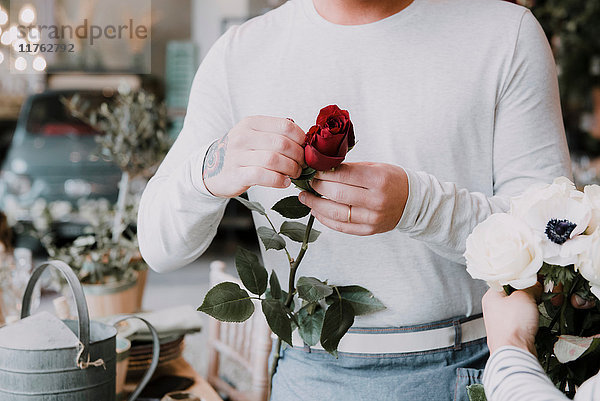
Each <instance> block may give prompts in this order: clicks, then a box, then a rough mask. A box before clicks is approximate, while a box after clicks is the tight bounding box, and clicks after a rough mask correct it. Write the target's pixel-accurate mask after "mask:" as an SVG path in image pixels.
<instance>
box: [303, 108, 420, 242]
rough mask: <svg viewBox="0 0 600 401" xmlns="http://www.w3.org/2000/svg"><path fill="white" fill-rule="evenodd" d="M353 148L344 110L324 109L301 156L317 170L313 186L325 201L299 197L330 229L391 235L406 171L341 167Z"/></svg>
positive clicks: (403, 195) (403, 196)
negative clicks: (389, 233)
mask: <svg viewBox="0 0 600 401" xmlns="http://www.w3.org/2000/svg"><path fill="white" fill-rule="evenodd" d="M354 144H355V139H354V127H353V125H352V122H351V121H350V116H349V114H348V112H347V111H346V110H340V109H339V108H338V107H337V106H335V105H331V106H327V107H325V108H323V109H322V110H321V112H320V113H319V116H318V117H317V124H316V125H315V126H313V127H312V128H311V129H310V130H309V131H308V133H307V135H306V142H305V153H304V157H305V159H306V164H308V166H309V167H312V168H314V169H315V170H318V173H317V174H316V175H315V177H314V178H313V180H312V181H311V186H312V188H313V189H314V190H315V191H317V192H318V193H319V194H321V195H322V196H323V197H322V198H320V197H318V196H315V195H313V194H311V193H310V192H307V191H305V192H302V193H301V194H300V195H299V199H300V201H301V202H302V203H304V204H305V205H306V206H308V207H310V208H311V209H312V211H311V213H312V214H313V215H314V216H315V218H316V219H317V220H319V221H320V222H321V223H322V224H323V225H325V226H327V227H329V228H331V229H333V230H336V231H341V232H344V233H347V234H354V235H372V234H377V233H383V232H387V231H390V230H392V229H393V228H394V227H395V226H396V225H397V224H398V222H399V221H400V218H401V217H402V213H403V212H404V206H405V205H406V199H407V197H408V178H407V176H406V172H405V171H404V170H403V169H402V168H400V167H397V166H394V165H391V164H383V163H368V162H367V163H345V164H340V163H342V161H343V160H344V158H345V156H346V153H347V152H348V151H349V150H350V149H352V147H353V146H354ZM332 168H335V170H334V171H331V169H332Z"/></svg>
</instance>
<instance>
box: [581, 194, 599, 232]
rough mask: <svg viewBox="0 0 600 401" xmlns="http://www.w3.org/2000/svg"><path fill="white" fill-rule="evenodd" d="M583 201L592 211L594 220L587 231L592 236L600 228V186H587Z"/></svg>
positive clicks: (592, 219)
mask: <svg viewBox="0 0 600 401" xmlns="http://www.w3.org/2000/svg"><path fill="white" fill-rule="evenodd" d="M583 193H584V195H583V199H584V201H585V202H586V203H587V204H588V205H589V207H590V208H591V209H592V218H591V220H590V223H589V225H588V228H587V230H586V233H587V234H591V233H593V232H594V231H596V229H597V228H598V227H600V186H599V185H586V187H585V188H583Z"/></svg>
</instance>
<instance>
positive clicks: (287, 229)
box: [279, 221, 321, 242]
mask: <svg viewBox="0 0 600 401" xmlns="http://www.w3.org/2000/svg"><path fill="white" fill-rule="evenodd" d="M304 233H306V224H302V223H298V222H297V221H284V222H283V224H282V225H281V228H280V229H279V234H282V235H285V236H286V237H288V238H289V239H291V240H292V241H296V242H303V241H304ZM320 234H321V232H320V231H318V230H315V229H314V228H313V229H311V230H310V234H309V236H308V242H314V241H316V240H317V238H319V235H320Z"/></svg>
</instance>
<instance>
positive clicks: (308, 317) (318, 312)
mask: <svg viewBox="0 0 600 401" xmlns="http://www.w3.org/2000/svg"><path fill="white" fill-rule="evenodd" d="M313 305H315V304H313ZM315 306H316V308H315V309H314V310H313V311H312V313H311V309H312V308H302V309H300V311H298V324H299V325H298V333H299V334H300V337H302V340H304V342H305V343H306V344H308V345H310V346H311V347H312V346H315V345H317V343H318V342H319V339H320V338H321V329H322V328H323V320H324V319H325V310H324V309H323V308H321V306H319V305H318V304H316V305H315Z"/></svg>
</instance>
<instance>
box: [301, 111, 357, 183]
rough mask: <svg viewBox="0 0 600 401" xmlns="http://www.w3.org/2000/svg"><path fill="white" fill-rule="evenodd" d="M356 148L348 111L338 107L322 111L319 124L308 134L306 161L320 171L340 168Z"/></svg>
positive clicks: (305, 143) (305, 151) (305, 152)
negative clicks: (353, 148)
mask: <svg viewBox="0 0 600 401" xmlns="http://www.w3.org/2000/svg"><path fill="white" fill-rule="evenodd" d="M353 146H354V127H353V126H352V121H350V114H349V113H348V111H347V110H341V109H340V108H339V107H338V106H336V105H330V106H327V107H324V108H322V109H321V112H320V113H319V116H318V117H317V124H316V125H314V126H312V127H311V128H310V130H308V132H307V133H306V139H305V141H304V159H305V161H306V164H307V165H308V166H309V167H312V168H314V169H315V170H318V171H325V170H331V169H332V168H334V167H337V166H339V165H340V164H341V163H342V162H343V161H344V158H345V157H346V153H348V151H349V150H350V149H352V147H353Z"/></svg>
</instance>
